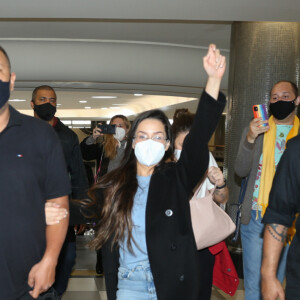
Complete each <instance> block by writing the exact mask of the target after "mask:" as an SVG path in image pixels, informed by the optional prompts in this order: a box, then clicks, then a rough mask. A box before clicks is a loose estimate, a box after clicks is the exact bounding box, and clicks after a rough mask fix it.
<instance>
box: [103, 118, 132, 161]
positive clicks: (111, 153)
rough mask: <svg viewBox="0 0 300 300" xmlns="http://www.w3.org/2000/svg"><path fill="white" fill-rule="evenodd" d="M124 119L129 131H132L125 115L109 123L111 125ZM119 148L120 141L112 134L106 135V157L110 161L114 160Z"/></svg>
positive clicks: (104, 144) (104, 145) (104, 143)
mask: <svg viewBox="0 0 300 300" xmlns="http://www.w3.org/2000/svg"><path fill="white" fill-rule="evenodd" d="M118 118H119V119H122V120H123V121H124V123H125V126H126V129H127V131H128V130H129V129H130V122H129V121H128V119H127V118H126V117H125V116H123V115H116V116H113V117H112V118H111V120H110V122H109V124H111V123H112V122H113V121H114V120H115V119H118ZM118 146H119V141H117V140H116V139H115V138H114V136H113V135H112V134H106V135H105V136H104V142H103V148H104V153H105V156H106V157H108V158H109V159H114V158H115V157H116V155H117V149H118Z"/></svg>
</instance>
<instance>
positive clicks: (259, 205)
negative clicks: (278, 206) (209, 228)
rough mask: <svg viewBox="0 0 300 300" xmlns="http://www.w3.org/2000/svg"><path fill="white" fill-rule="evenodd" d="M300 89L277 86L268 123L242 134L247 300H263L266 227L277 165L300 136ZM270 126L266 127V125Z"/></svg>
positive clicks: (238, 166) (256, 123) (239, 166)
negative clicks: (291, 141) (298, 113)
mask: <svg viewBox="0 0 300 300" xmlns="http://www.w3.org/2000/svg"><path fill="white" fill-rule="evenodd" d="M299 102H300V97H298V88H297V86H296V85H295V84H294V83H293V82H290V81H279V82H277V83H276V84H275V85H274V86H273V87H272V90H271V92H270V101H269V112H270V113H271V117H270V118H269V120H267V121H262V119H261V118H254V119H253V120H252V121H251V122H250V124H249V126H247V127H246V128H245V129H244V131H243V134H242V138H241V141H240V145H239V150H238V154H237V157H236V161H235V172H236V174H237V175H238V176H240V177H249V179H248V184H247V189H246V193H245V197H244V202H243V205H242V208H241V223H242V224H241V241H242V247H243V271H244V286H245V299H246V300H260V299H261V285H260V283H261V275H260V268H261V262H262V253H263V231H264V224H262V222H261V220H262V217H263V215H264V213H265V210H266V208H267V206H268V201H269V193H270V189H271V185H272V180H273V177H274V175H275V170H276V167H277V164H278V163H279V161H280V158H281V156H282V154H283V153H284V151H285V145H286V142H287V141H288V140H289V139H291V138H293V137H295V136H296V135H298V134H299V119H298V117H297V116H296V108H297V106H298V105H299ZM266 124H267V126H263V125H266ZM287 251H288V247H285V250H284V251H283V252H282V256H281V260H280V264H279V268H278V271H277V277H278V279H279V281H281V282H282V281H283V279H284V276H285V266H286V257H287Z"/></svg>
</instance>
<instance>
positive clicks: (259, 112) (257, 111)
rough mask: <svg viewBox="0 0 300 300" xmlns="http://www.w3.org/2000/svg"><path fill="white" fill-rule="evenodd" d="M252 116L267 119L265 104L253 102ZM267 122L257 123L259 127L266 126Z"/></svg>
mask: <svg viewBox="0 0 300 300" xmlns="http://www.w3.org/2000/svg"><path fill="white" fill-rule="evenodd" d="M252 110H253V115H254V118H255V119H257V118H261V119H262V121H266V120H268V113H267V106H266V104H255V105H253V106H252ZM268 125H269V124H268V123H264V124H261V125H259V127H266V126H268Z"/></svg>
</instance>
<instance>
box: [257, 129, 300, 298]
mask: <svg viewBox="0 0 300 300" xmlns="http://www.w3.org/2000/svg"><path fill="white" fill-rule="evenodd" d="M299 212H300V136H299V135H298V136H297V137H295V138H293V139H291V140H290V141H289V142H288V143H287V149H286V150H285V152H284V154H283V156H282V158H281V160H280V163H279V165H278V167H277V170H276V174H275V177H274V181H273V185H272V190H271V193H270V198H269V206H268V208H267V210H266V213H265V215H264V218H263V220H262V222H263V223H265V224H266V229H265V233H264V252H263V262H262V268H261V274H262V294H263V297H264V299H265V300H275V299H277V297H279V299H280V300H284V299H287V300H291V299H297V300H299V299H300V219H299V218H298V219H297V222H296V234H295V236H294V238H293V240H292V243H291V246H290V249H289V253H288V258H287V269H286V297H285V295H284V291H283V288H282V286H281V284H280V282H279V281H278V280H277V278H276V272H277V266H278V260H279V257H280V254H281V251H282V248H283V246H284V243H285V242H286V237H287V231H288V228H289V227H291V225H292V223H293V221H294V219H295V215H296V214H297V213H299Z"/></svg>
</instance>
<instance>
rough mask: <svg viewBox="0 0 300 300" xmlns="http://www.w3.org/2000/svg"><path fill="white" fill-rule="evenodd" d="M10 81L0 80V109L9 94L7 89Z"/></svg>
mask: <svg viewBox="0 0 300 300" xmlns="http://www.w3.org/2000/svg"><path fill="white" fill-rule="evenodd" d="M9 85H10V82H3V81H2V80H0V109H1V108H2V107H3V106H4V104H5V103H6V102H7V101H8V99H9V96H10V89H9Z"/></svg>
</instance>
